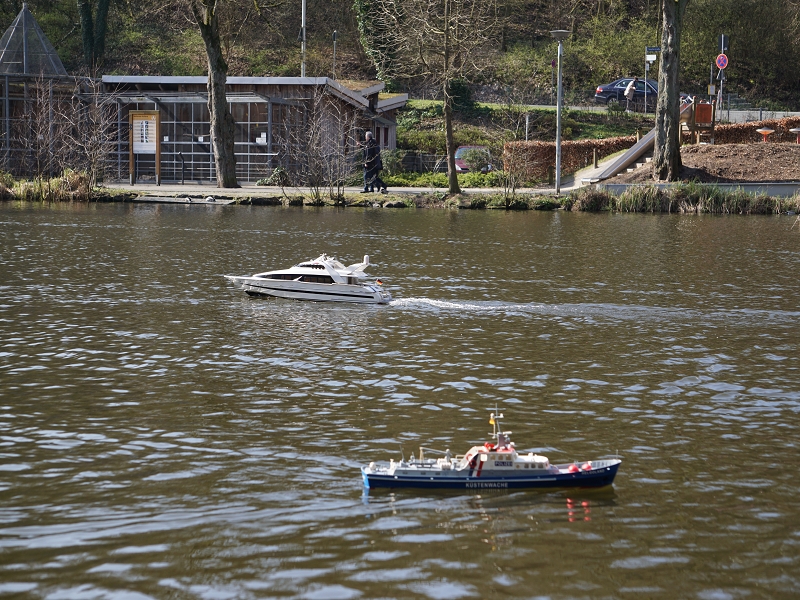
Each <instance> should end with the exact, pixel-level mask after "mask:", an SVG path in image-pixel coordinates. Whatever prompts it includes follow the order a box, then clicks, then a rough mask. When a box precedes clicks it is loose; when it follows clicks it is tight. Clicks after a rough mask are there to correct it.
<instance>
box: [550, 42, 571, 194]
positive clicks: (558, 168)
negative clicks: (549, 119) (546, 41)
mask: <svg viewBox="0 0 800 600" xmlns="http://www.w3.org/2000/svg"><path fill="white" fill-rule="evenodd" d="M571 34H572V32H571V31H566V30H564V29H556V30H555V31H551V32H550V35H552V36H553V37H554V38H555V39H556V41H558V92H557V94H556V194H557V195H558V194H560V193H561V97H562V90H561V63H562V62H563V61H562V57H563V56H564V40H565V39H567V38H568V37H569V36H570V35H571Z"/></svg>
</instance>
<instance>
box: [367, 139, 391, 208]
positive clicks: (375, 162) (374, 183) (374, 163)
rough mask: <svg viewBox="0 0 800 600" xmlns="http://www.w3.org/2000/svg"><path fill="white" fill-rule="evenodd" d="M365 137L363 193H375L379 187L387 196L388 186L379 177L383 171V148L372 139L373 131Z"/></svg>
mask: <svg viewBox="0 0 800 600" xmlns="http://www.w3.org/2000/svg"><path fill="white" fill-rule="evenodd" d="M364 137H365V138H366V140H365V141H364V189H363V190H361V193H362V194H366V193H368V192H374V191H375V188H376V187H377V188H378V191H379V192H380V193H381V194H385V193H387V189H386V184H385V183H384V181H383V179H381V178H380V175H379V174H380V172H381V169H383V161H381V147H380V146H379V145H378V142H376V141H375V138H373V137H372V132H371V131H368V132H367V133H366V134H365V135H364Z"/></svg>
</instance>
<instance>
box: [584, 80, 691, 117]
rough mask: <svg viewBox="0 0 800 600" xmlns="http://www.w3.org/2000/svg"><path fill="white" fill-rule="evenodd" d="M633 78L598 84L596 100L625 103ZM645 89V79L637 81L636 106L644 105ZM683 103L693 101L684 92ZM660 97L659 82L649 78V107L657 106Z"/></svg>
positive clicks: (681, 94) (602, 102) (635, 89)
mask: <svg viewBox="0 0 800 600" xmlns="http://www.w3.org/2000/svg"><path fill="white" fill-rule="evenodd" d="M632 80H633V77H623V78H622V79H617V80H616V81H612V82H611V83H604V84H603V85H598V86H597V89H596V90H595V92H594V101H595V102H597V103H598V104H606V105H608V104H615V103H618V104H622V105H625V103H626V100H625V88H627V87H628V84H629V83H630V82H631V81H632ZM644 90H645V81H644V79H640V80H639V81H637V82H636V87H635V88H634V94H633V102H634V106H635V107H637V108H639V109H641V107H643V106H644ZM680 97H681V103H684V102H691V101H692V97H691V96H690V95H689V94H686V93H684V92H681V93H680ZM657 99H658V82H657V81H655V80H653V79H648V80H647V109H648V110H652V109H653V108H655V105H656V100H657Z"/></svg>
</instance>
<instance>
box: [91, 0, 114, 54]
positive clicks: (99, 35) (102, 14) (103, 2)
mask: <svg viewBox="0 0 800 600" xmlns="http://www.w3.org/2000/svg"><path fill="white" fill-rule="evenodd" d="M110 4H111V0H99V2H98V3H97V13H96V14H95V18H94V62H95V65H99V64H100V63H102V62H103V56H104V55H105V53H106V29H107V28H108V7H109V5H110Z"/></svg>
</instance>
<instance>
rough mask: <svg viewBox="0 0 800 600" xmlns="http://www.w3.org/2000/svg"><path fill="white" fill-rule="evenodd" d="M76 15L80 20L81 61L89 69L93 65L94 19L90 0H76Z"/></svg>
mask: <svg viewBox="0 0 800 600" xmlns="http://www.w3.org/2000/svg"><path fill="white" fill-rule="evenodd" d="M78 15H79V16H80V21H81V40H82V41H83V61H84V62H85V63H86V66H87V67H89V69H91V68H92V67H93V66H94V21H93V19H92V3H91V2H90V0H78Z"/></svg>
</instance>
